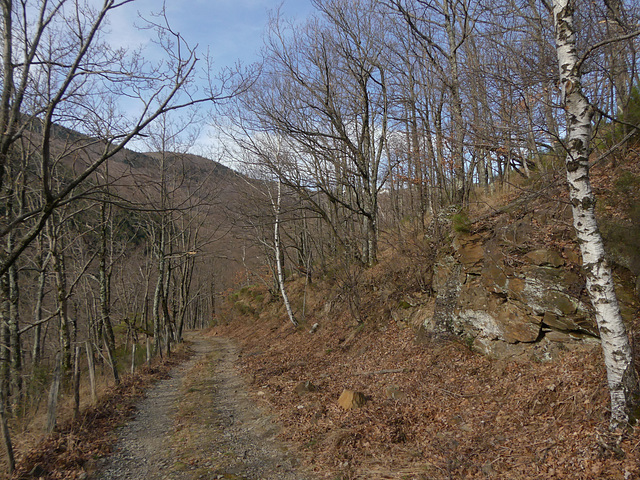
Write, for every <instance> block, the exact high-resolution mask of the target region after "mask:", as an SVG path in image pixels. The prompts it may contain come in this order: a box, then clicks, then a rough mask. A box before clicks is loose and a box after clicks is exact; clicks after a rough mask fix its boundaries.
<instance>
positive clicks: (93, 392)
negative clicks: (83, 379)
mask: <svg viewBox="0 0 640 480" xmlns="http://www.w3.org/2000/svg"><path fill="white" fill-rule="evenodd" d="M84 346H85V349H86V351H87V366H88V368H89V384H90V386H91V400H92V401H93V403H94V404H95V403H96V402H97V401H98V394H97V391H96V366H95V363H94V361H93V348H92V347H91V342H86V343H85V344H84Z"/></svg>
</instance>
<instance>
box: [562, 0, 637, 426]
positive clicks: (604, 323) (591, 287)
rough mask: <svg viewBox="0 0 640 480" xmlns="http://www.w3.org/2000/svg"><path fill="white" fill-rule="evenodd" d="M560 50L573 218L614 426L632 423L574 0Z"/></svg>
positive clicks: (626, 357)
mask: <svg viewBox="0 0 640 480" xmlns="http://www.w3.org/2000/svg"><path fill="white" fill-rule="evenodd" d="M553 4H554V9H553V11H554V22H555V29H556V50H557V55H558V64H559V67H560V83H561V87H562V95H563V100H564V105H565V111H566V118H567V137H568V138H567V158H566V166H567V180H568V183H569V195H570V199H571V205H572V208H573V224H574V227H575V229H576V233H577V237H578V242H579V244H580V250H581V252H582V263H583V270H584V272H585V276H586V283H587V291H588V292H589V297H590V299H591V303H592V304H593V306H594V308H595V311H596V321H597V322H598V329H599V331H600V338H601V339H602V350H603V353H604V359H605V365H606V368H607V380H608V384H609V392H610V395H611V427H612V428H617V427H620V426H624V425H626V424H627V423H628V422H629V421H630V420H633V418H631V417H632V416H633V413H632V412H633V410H634V408H635V407H636V406H637V405H638V403H639V400H640V387H639V385H638V377H637V373H636V371H635V369H634V365H633V358H632V351H631V346H630V344H629V338H628V336H627V332H626V329H625V325H624V322H623V321H622V317H621V315H620V308H619V306H618V300H617V298H616V293H615V290H614V283H613V278H612V275H611V268H610V266H609V263H608V262H607V259H606V257H605V252H604V246H603V241H602V237H601V235H600V231H599V229H598V224H597V221H596V216H595V203H596V200H595V197H594V194H593V191H592V189H591V185H590V182H589V154H590V152H591V147H590V142H591V130H592V126H591V121H592V117H593V112H594V110H593V108H592V106H591V105H590V103H589V101H588V99H587V98H586V96H585V95H584V93H583V92H582V85H581V74H580V71H579V62H578V55H577V49H576V33H575V30H574V25H573V15H574V3H573V1H572V0H554V2H553Z"/></svg>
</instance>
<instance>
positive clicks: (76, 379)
mask: <svg viewBox="0 0 640 480" xmlns="http://www.w3.org/2000/svg"><path fill="white" fill-rule="evenodd" d="M79 417H80V345H76V356H75V359H74V363H73V418H74V419H76V420H77V419H78V418H79Z"/></svg>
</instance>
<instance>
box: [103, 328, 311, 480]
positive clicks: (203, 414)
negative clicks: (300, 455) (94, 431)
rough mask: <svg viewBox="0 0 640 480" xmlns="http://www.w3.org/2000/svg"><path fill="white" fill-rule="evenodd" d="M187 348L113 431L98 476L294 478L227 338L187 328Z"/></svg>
mask: <svg viewBox="0 0 640 480" xmlns="http://www.w3.org/2000/svg"><path fill="white" fill-rule="evenodd" d="M188 340H189V341H191V342H192V348H193V350H194V352H195V355H194V356H193V357H192V358H191V359H190V360H189V361H188V362H186V363H185V364H183V365H181V366H180V367H177V368H176V369H175V370H174V371H173V372H172V374H171V378H169V379H167V380H163V381H161V382H160V383H158V384H157V385H156V386H155V387H154V388H153V389H152V390H151V391H150V392H149V393H148V396H147V398H146V399H145V400H144V401H142V402H141V403H140V404H139V405H138V414H137V415H136V417H135V419H134V420H132V421H131V422H129V423H128V424H127V425H126V426H125V427H123V429H122V431H121V432H120V435H119V438H118V443H117V447H116V451H115V453H114V454H113V455H112V456H111V457H109V458H108V459H106V461H105V463H104V464H103V466H102V467H101V468H100V470H99V471H98V472H97V473H96V474H94V475H93V476H92V478H94V479H102V480H121V479H122V480H124V479H127V480H154V479H157V480H160V479H163V480H164V479H200V478H207V479H216V478H218V479H264V480H269V479H273V480H275V479H279V480H302V479H309V478H310V476H309V475H307V474H303V473H297V472H296V469H297V461H296V460H295V459H293V458H292V456H291V455H290V454H289V453H288V452H287V450H286V449H285V448H284V446H283V445H282V444H281V443H280V442H279V441H278V439H277V438H276V435H277V433H278V427H277V425H276V424H275V423H274V421H273V420H272V419H271V418H270V417H268V416H267V415H265V413H264V412H263V411H262V410H261V409H260V408H259V407H258V406H257V405H256V404H255V403H254V402H253V401H252V400H251V399H250V398H249V397H248V395H247V391H246V386H245V384H244V381H243V379H242V378H241V377H240V376H239V375H238V374H237V373H236V370H235V367H234V364H235V362H236V361H237V359H238V355H237V351H236V348H235V347H234V345H233V344H232V343H231V342H230V341H229V340H227V339H225V338H220V337H203V336H197V335H193V336H191V337H189V338H188Z"/></svg>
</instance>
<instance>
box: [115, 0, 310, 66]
mask: <svg viewBox="0 0 640 480" xmlns="http://www.w3.org/2000/svg"><path fill="white" fill-rule="evenodd" d="M161 5H162V3H161V2H160V1H159V0H135V1H133V2H132V3H130V4H128V5H125V6H123V7H121V8H119V9H117V10H116V12H114V13H115V15H113V16H112V17H111V20H110V22H111V25H110V29H111V35H110V37H111V42H112V43H114V44H116V45H117V46H123V47H134V46H138V45H146V44H148V43H149V41H150V37H151V35H150V34H149V32H148V31H144V30H138V29H136V28H135V25H136V24H137V25H140V24H141V23H142V22H141V21H140V20H139V18H138V17H139V15H138V14H141V15H143V16H145V17H147V16H149V14H150V13H151V12H157V11H158V10H159V9H160V7H161ZM165 5H166V12H167V18H168V19H169V22H170V25H171V27H172V28H173V29H174V30H175V31H177V32H180V34H181V35H182V36H183V37H184V38H185V40H186V41H187V42H188V43H189V45H191V46H195V45H196V44H197V45H198V51H199V52H201V53H203V52H205V51H206V50H207V48H208V49H209V51H210V53H211V56H212V57H213V60H214V62H215V64H214V67H216V68H222V67H225V66H233V65H234V64H235V63H237V62H238V61H240V62H242V63H244V64H249V63H252V62H253V61H255V60H257V59H258V55H257V54H258V52H259V50H260V48H261V47H262V43H263V41H262V39H263V33H264V30H265V27H266V25H267V23H268V19H269V12H274V11H276V10H277V9H278V7H279V6H281V8H282V13H283V14H284V15H285V16H287V17H295V18H297V19H301V18H304V17H305V16H307V15H309V14H310V13H311V12H312V11H313V6H312V5H311V0H284V1H283V0H166V1H165Z"/></svg>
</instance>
